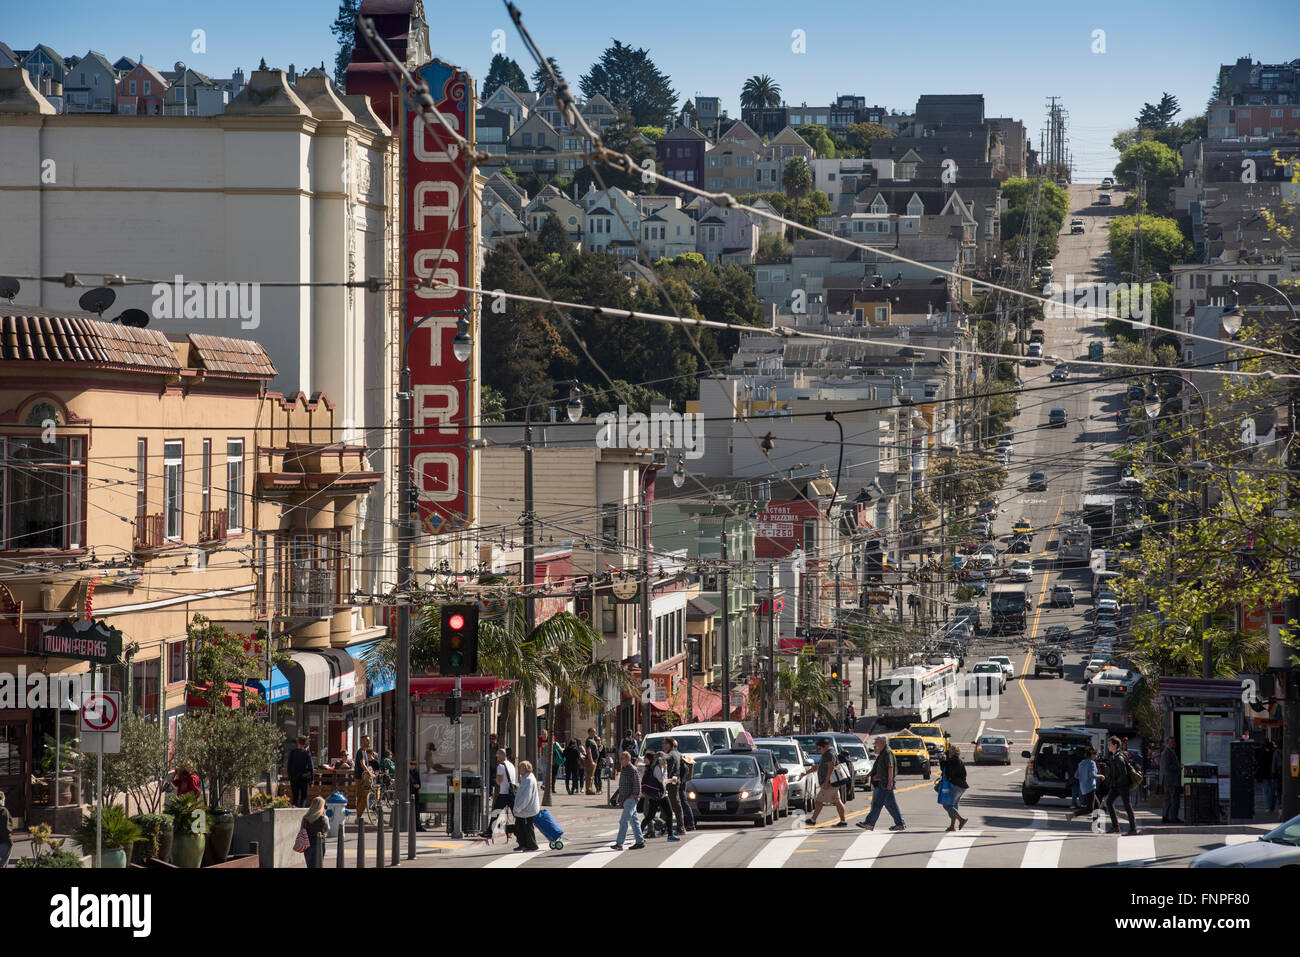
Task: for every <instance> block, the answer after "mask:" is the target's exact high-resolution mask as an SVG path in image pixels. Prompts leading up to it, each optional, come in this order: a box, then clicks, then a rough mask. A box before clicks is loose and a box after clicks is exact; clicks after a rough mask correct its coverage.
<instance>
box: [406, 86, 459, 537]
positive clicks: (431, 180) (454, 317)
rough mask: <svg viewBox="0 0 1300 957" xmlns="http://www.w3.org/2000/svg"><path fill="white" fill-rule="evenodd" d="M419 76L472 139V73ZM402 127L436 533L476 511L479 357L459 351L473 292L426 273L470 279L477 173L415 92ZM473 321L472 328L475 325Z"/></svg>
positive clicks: (412, 294) (423, 436) (425, 476)
mask: <svg viewBox="0 0 1300 957" xmlns="http://www.w3.org/2000/svg"><path fill="white" fill-rule="evenodd" d="M415 72H416V75H417V76H419V77H420V78H421V79H423V80H424V81H425V83H427V84H428V86H429V92H430V94H431V95H432V96H433V102H434V109H436V110H437V111H438V113H440V114H441V115H442V118H443V119H444V120H445V121H446V123H447V126H450V127H451V129H452V130H454V131H455V132H456V133H458V134H459V135H461V136H463V137H465V138H466V139H468V140H470V141H471V142H472V141H473V139H474V106H473V103H474V87H473V83H472V81H471V80H470V78H469V75H468V74H467V73H465V72H464V71H462V70H459V69H457V68H456V67H453V66H450V65H449V64H446V63H443V62H442V61H441V60H433V61H432V62H430V63H428V64H426V65H425V66H423V67H421V68H420V69H418V70H417V71H415ZM404 110H405V113H404V120H405V121H404V123H403V132H402V138H403V139H402V268H403V284H402V289H401V293H400V295H401V300H402V317H403V324H404V325H403V328H404V331H405V334H406V338H407V340H408V345H407V347H406V358H407V366H408V367H409V368H410V370H411V389H412V397H411V401H412V413H411V415H412V423H411V426H412V428H411V471H412V478H413V481H414V485H415V502H416V507H417V510H418V512H419V522H420V526H421V528H422V529H423V530H424V531H425V532H426V533H428V534H439V533H443V532H450V531H454V530H456V529H458V528H462V527H464V526H465V525H466V524H468V523H469V522H470V520H471V516H470V490H471V483H470V474H469V469H470V455H469V439H470V429H469V426H470V425H471V424H472V419H471V418H470V416H471V409H472V407H473V406H474V405H475V403H474V401H473V396H472V394H471V389H470V383H471V382H472V381H473V379H474V378H475V376H474V373H473V357H472V356H471V360H470V362H468V363H467V362H461V361H458V360H457V359H456V357H455V355H454V354H453V351H452V339H453V338H454V337H455V335H456V327H457V322H458V320H460V319H461V318H464V319H467V320H469V321H470V322H471V323H473V320H474V313H473V308H472V306H473V303H472V302H471V297H470V295H469V294H468V293H465V292H461V291H460V290H457V289H449V288H447V287H446V286H437V285H432V286H431V285H429V284H428V280H431V279H432V280H437V281H440V282H446V283H454V284H456V285H458V286H470V285H473V281H474V278H475V271H474V260H473V257H474V249H473V246H472V245H471V240H472V236H473V225H474V224H473V222H472V219H471V217H472V216H473V215H475V213H474V209H475V198H474V195H473V173H472V171H471V168H470V164H469V162H468V158H467V157H466V156H465V155H463V154H462V152H461V150H460V149H459V147H458V146H457V145H456V143H455V141H454V140H453V139H452V137H451V136H450V135H449V134H448V132H447V130H446V129H445V128H444V127H443V126H442V124H440V123H439V122H437V120H436V118H433V117H429V118H428V119H426V118H425V116H424V115H423V114H422V113H421V112H420V111H419V110H417V109H415V107H414V105H413V104H412V103H411V102H410V100H409V99H408V100H407V102H406V103H405V104H404ZM475 331H476V330H473V329H472V328H471V331H470V334H471V335H474V333H475Z"/></svg>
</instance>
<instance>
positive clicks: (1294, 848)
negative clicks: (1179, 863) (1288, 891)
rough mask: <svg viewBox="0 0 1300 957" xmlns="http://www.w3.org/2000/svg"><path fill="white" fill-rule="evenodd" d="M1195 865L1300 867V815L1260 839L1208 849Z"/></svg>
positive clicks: (1194, 862)
mask: <svg viewBox="0 0 1300 957" xmlns="http://www.w3.org/2000/svg"><path fill="white" fill-rule="evenodd" d="M1191 866H1192V867H1296V866H1300V816H1297V817H1293V818H1291V820H1289V821H1286V822H1284V823H1282V824H1279V825H1278V826H1277V827H1275V828H1273V830H1271V831H1269V832H1268V833H1267V834H1265V835H1263V836H1262V837H1260V839H1259V840H1257V841H1248V842H1247V843H1245V844H1232V845H1229V846H1226V847H1218V848H1215V849H1214V850H1212V851H1206V852H1205V853H1204V854H1201V855H1199V856H1198V857H1196V859H1194V860H1193V861H1192V864H1191Z"/></svg>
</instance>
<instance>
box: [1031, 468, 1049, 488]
mask: <svg viewBox="0 0 1300 957" xmlns="http://www.w3.org/2000/svg"><path fill="white" fill-rule="evenodd" d="M1029 491H1031V492H1046V491H1047V473H1046V472H1030V473H1029Z"/></svg>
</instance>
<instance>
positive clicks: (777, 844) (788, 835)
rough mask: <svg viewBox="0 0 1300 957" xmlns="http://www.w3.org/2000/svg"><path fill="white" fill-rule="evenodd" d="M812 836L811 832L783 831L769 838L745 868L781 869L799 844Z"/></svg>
mask: <svg viewBox="0 0 1300 957" xmlns="http://www.w3.org/2000/svg"><path fill="white" fill-rule="evenodd" d="M811 835H812V831H785V832H784V833H782V834H780V835H779V836H777V837H774V838H771V839H769V840H768V842H767V843H766V844H765V845H764V846H763V849H762V850H761V851H759V852H758V853H757V854H755V855H754V856H753V858H751V859H750V862H749V863H748V864H747V865H745V866H746V867H781V866H782V865H783V864H785V862H786V861H788V860H789V859H790V855H791V854H793V853H794V852H795V848H797V847H798V846H799V845H800V844H802V843H803V842H804V841H806V840H807V839H808V838H809V837H810V836H811Z"/></svg>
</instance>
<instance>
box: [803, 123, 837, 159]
mask: <svg viewBox="0 0 1300 957" xmlns="http://www.w3.org/2000/svg"><path fill="white" fill-rule="evenodd" d="M795 132H797V133H798V134H799V135H800V136H801V137H803V140H804V142H805V143H807V144H808V145H809V146H811V147H812V148H813V152H814V153H816V154H817V158H818V159H834V158H835V142H834V140H832V139H831V136H830V133H829V132H828V131H827V129H826V127H824V126H818V125H816V124H810V125H808V126H801V127H799V129H798V130H796V131H795Z"/></svg>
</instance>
